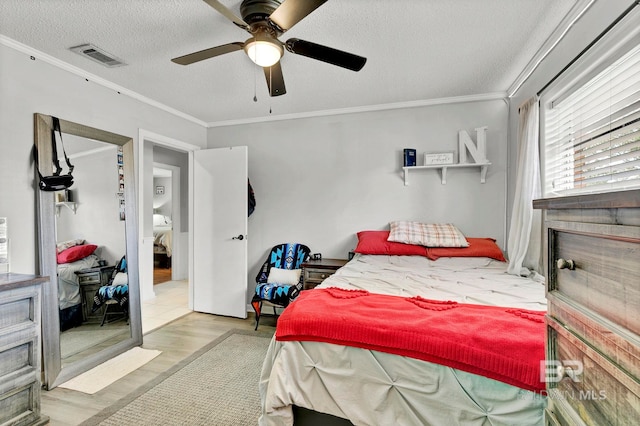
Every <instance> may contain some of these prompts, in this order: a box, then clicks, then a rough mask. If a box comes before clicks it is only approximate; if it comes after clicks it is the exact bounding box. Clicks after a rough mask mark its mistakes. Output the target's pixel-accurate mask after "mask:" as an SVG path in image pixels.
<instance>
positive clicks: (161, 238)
mask: <svg viewBox="0 0 640 426" xmlns="http://www.w3.org/2000/svg"><path fill="white" fill-rule="evenodd" d="M172 244H173V227H172V225H171V219H170V218H169V217H168V216H163V215H157V214H155V215H153V257H154V258H155V259H156V260H159V261H160V263H162V264H164V265H165V266H166V267H169V266H170V265H171V248H172V247H173V246H172Z"/></svg>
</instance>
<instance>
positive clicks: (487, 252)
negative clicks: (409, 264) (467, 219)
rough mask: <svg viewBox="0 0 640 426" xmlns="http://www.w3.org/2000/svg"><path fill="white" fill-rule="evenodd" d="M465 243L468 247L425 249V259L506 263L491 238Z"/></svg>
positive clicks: (474, 239)
mask: <svg viewBox="0 0 640 426" xmlns="http://www.w3.org/2000/svg"><path fill="white" fill-rule="evenodd" d="M467 241H468V242H469V247H427V257H428V258H429V259H431V260H436V259H438V258H440V257H490V258H491V259H495V260H499V261H501V262H506V261H507V260H506V259H505V258H504V255H503V254H502V250H500V247H498V245H497V244H496V240H494V239H493V238H467Z"/></svg>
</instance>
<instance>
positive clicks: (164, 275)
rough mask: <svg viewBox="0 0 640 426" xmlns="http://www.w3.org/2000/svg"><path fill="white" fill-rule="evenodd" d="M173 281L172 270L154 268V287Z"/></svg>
mask: <svg viewBox="0 0 640 426" xmlns="http://www.w3.org/2000/svg"><path fill="white" fill-rule="evenodd" d="M167 281H171V268H156V267H154V268H153V285H156V284H160V283H164V282H167Z"/></svg>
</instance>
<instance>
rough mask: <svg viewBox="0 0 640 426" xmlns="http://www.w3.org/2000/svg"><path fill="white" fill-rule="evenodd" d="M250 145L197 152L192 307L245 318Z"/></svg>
mask: <svg viewBox="0 0 640 426" xmlns="http://www.w3.org/2000/svg"><path fill="white" fill-rule="evenodd" d="M247 152H248V149H247V147H246V146H240V147H232V148H217V149H205V150H200V151H195V152H194V167H193V193H194V196H193V227H192V229H193V234H194V235H193V309H194V310H195V311H199V312H207V313H210V314H216V315H226V316H232V317H238V318H246V317H247V179H248V172H247V169H248V166H247V158H248V157H247Z"/></svg>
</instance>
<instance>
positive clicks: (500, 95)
mask: <svg viewBox="0 0 640 426" xmlns="http://www.w3.org/2000/svg"><path fill="white" fill-rule="evenodd" d="M506 98H507V93H506V92H496V93H482V94H478V95H468V96H454V97H449V98H437V99H425V100H419V101H409V102H397V103H391V104H379V105H365V106H360V107H352V108H339V109H330V110H322V111H311V112H300V113H294V114H282V115H276V116H268V117H256V118H247V119H240V120H226V121H215V122H211V123H208V124H207V127H209V128H211V127H224V126H237V125H241V124H255V123H266V122H271V121H282V120H296V119H301V118H314V117H325V116H330V115H344V114H358V113H363V112H372V111H386V110H393V109H404V108H419V107H425V106H434V105H445V104H460V103H467V102H482V101H493V100H498V99H499V100H505V99H506Z"/></svg>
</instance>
